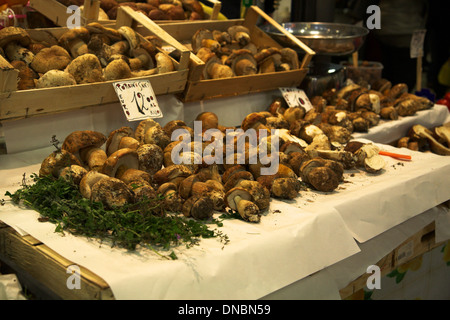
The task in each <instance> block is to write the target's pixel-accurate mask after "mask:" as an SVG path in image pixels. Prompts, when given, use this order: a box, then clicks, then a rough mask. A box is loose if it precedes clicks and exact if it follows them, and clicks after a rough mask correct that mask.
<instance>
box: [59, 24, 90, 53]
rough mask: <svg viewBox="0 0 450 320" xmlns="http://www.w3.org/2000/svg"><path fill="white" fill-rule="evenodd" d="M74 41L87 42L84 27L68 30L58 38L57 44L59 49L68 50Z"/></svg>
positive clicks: (87, 38)
mask: <svg viewBox="0 0 450 320" xmlns="http://www.w3.org/2000/svg"><path fill="white" fill-rule="evenodd" d="M74 40H81V41H84V42H86V41H88V40H89V30H88V29H86V28H85V27H80V28H72V29H69V30H67V31H66V32H64V33H63V34H62V35H61V36H60V37H59V39H58V43H59V45H60V46H61V47H63V48H65V49H67V50H70V45H71V43H72V42H73V41H74Z"/></svg>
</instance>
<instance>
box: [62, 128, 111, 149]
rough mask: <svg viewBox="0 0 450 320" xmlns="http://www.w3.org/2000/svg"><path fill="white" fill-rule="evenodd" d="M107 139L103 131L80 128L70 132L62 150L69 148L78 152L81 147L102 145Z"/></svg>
mask: <svg viewBox="0 0 450 320" xmlns="http://www.w3.org/2000/svg"><path fill="white" fill-rule="evenodd" d="M105 141H106V137H105V136H104V135H103V133H101V132H98V131H92V130H78V131H73V132H72V133H70V134H69V135H68V136H67V137H66V139H64V142H63V144H62V146H61V149H62V150H67V151H68V152H70V153H72V154H76V153H77V152H78V151H80V149H82V148H86V147H91V146H93V147H101V146H102V145H103V144H104V143H105Z"/></svg>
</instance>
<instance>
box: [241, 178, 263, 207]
mask: <svg viewBox="0 0 450 320" xmlns="http://www.w3.org/2000/svg"><path fill="white" fill-rule="evenodd" d="M236 187H238V188H243V189H246V190H248V191H249V192H250V194H251V195H252V197H253V202H254V203H255V204H256V205H257V206H258V208H259V210H264V209H267V208H268V207H269V205H270V191H269V190H267V188H266V187H264V186H263V185H262V184H261V183H259V182H258V181H253V180H241V181H240V182H239V183H238V184H237V185H236Z"/></svg>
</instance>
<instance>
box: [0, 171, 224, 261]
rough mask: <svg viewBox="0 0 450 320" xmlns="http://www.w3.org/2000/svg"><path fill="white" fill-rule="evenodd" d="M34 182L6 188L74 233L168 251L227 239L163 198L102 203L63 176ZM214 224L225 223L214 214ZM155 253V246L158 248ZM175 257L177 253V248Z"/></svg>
mask: <svg viewBox="0 0 450 320" xmlns="http://www.w3.org/2000/svg"><path fill="white" fill-rule="evenodd" d="M31 178H32V179H33V181H34V183H33V184H32V185H22V188H20V189H18V190H17V191H15V192H14V193H10V192H9V191H8V192H6V194H5V195H6V196H9V197H10V198H11V200H12V201H13V202H14V203H15V204H19V205H24V206H26V207H28V208H31V209H34V210H36V211H37V212H39V213H40V215H41V217H40V218H39V220H40V221H49V222H52V223H54V224H56V229H55V231H57V232H61V233H64V232H65V231H66V232H70V233H72V234H74V235H82V236H86V237H89V238H97V239H100V240H101V241H105V240H107V241H110V242H111V244H112V246H119V247H123V248H126V249H128V250H135V249H136V247H137V246H138V245H141V246H147V247H149V248H151V249H152V250H153V251H155V247H157V248H158V250H168V249H170V248H173V247H174V246H178V245H180V244H185V245H186V246H187V247H190V246H193V245H196V244H198V242H199V241H200V239H201V238H213V237H220V239H221V241H223V242H225V243H227V242H228V238H227V236H226V235H224V234H223V233H222V232H220V231H218V230H217V229H214V230H211V229H210V228H209V227H208V225H207V223H206V222H205V221H197V220H193V219H191V218H186V217H184V216H181V215H177V214H171V213H170V214H169V213H166V212H164V210H163V209H162V208H161V205H160V204H161V201H162V200H163V199H162V198H157V199H144V200H142V201H140V202H138V203H133V204H129V205H125V206H123V207H120V208H114V210H112V209H108V208H105V207H104V206H103V204H102V203H101V202H93V201H91V200H89V199H85V198H84V197H83V196H82V195H81V193H80V191H79V190H78V188H77V186H76V185H74V184H73V183H71V182H69V181H66V180H64V179H62V178H59V179H55V178H53V177H51V176H44V177H39V176H38V175H36V174H33V175H31ZM212 223H215V224H217V226H222V223H221V222H220V221H218V220H215V219H213V220H212ZM155 252H156V251H155ZM169 257H170V258H172V259H174V258H176V255H175V254H174V252H173V251H172V253H171V254H170V255H169Z"/></svg>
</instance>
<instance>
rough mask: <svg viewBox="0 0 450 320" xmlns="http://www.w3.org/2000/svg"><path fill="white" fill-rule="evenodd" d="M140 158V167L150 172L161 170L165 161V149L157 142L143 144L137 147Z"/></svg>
mask: <svg viewBox="0 0 450 320" xmlns="http://www.w3.org/2000/svg"><path fill="white" fill-rule="evenodd" d="M136 152H137V154H138V158H139V169H140V170H143V171H146V172H148V173H150V174H152V175H153V174H155V173H156V172H157V171H159V170H160V169H161V168H162V166H163V163H164V158H163V151H162V149H161V148H160V147H159V146H157V145H156V144H143V145H141V146H139V147H138V148H137V149H136Z"/></svg>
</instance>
